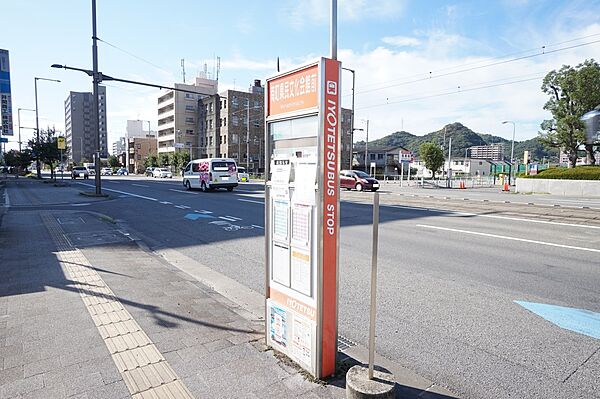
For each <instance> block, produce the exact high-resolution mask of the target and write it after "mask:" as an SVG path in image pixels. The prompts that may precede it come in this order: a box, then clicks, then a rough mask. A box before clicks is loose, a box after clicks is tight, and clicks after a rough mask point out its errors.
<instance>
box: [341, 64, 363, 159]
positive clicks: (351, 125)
mask: <svg viewBox="0 0 600 399" xmlns="http://www.w3.org/2000/svg"><path fill="white" fill-rule="evenodd" d="M342 69H345V70H346V71H350V72H351V73H352V117H351V118H352V119H351V120H350V168H349V169H350V170H352V154H353V152H354V151H353V148H352V147H353V145H354V139H353V137H354V130H355V129H354V83H355V71H354V69H350V68H344V67H342ZM356 130H362V129H356Z"/></svg>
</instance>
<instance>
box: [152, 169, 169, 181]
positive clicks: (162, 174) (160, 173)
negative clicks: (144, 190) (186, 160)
mask: <svg viewBox="0 0 600 399" xmlns="http://www.w3.org/2000/svg"><path fill="white" fill-rule="evenodd" d="M152 176H153V177H155V178H156V177H159V178H169V179H172V178H173V174H172V173H171V171H170V170H169V168H156V169H154V170H153V171H152Z"/></svg>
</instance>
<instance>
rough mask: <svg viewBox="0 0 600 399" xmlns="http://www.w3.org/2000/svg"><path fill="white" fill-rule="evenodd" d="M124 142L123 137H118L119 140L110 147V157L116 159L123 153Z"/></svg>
mask: <svg viewBox="0 0 600 399" xmlns="http://www.w3.org/2000/svg"><path fill="white" fill-rule="evenodd" d="M125 147H126V141H125V137H119V140H117V141H115V142H114V143H113V145H112V155H114V156H116V157H118V156H119V155H121V154H123V153H124V152H125Z"/></svg>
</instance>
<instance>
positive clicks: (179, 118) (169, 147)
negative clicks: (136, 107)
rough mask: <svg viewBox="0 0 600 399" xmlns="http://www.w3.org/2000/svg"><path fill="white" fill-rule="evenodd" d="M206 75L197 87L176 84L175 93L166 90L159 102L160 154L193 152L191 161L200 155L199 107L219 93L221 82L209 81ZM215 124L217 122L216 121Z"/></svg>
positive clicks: (196, 83)
mask: <svg viewBox="0 0 600 399" xmlns="http://www.w3.org/2000/svg"><path fill="white" fill-rule="evenodd" d="M205 76H206V75H205V74H203V75H201V76H199V77H197V78H196V80H195V82H194V84H191V85H189V84H182V83H175V85H174V87H175V88H176V89H181V90H186V91H175V90H167V92H166V93H165V94H163V95H161V96H160V97H159V98H158V102H157V106H158V112H157V114H158V136H157V140H158V148H157V151H158V153H159V154H160V153H170V152H171V153H172V152H175V151H176V150H177V151H180V150H184V149H187V151H189V150H190V149H191V150H192V157H193V158H197V155H198V154H199V147H200V145H199V134H198V127H199V125H202V123H201V121H199V120H198V115H199V108H198V106H199V103H200V101H202V99H204V98H206V97H208V96H214V95H215V94H216V93H217V90H218V89H217V88H218V82H217V81H216V80H213V79H207V78H206V77H205ZM213 123H215V121H214V120H213Z"/></svg>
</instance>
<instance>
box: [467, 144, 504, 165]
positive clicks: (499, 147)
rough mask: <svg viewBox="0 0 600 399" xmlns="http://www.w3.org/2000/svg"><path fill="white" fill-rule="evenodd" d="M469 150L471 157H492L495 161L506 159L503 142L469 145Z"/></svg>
mask: <svg viewBox="0 0 600 399" xmlns="http://www.w3.org/2000/svg"><path fill="white" fill-rule="evenodd" d="M469 151H470V153H471V158H475V159H491V160H494V161H502V160H504V145H503V144H490V145H476V146H473V147H469Z"/></svg>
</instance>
